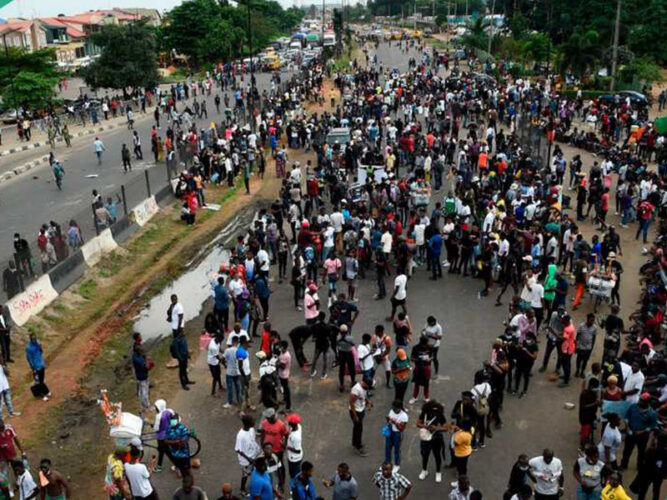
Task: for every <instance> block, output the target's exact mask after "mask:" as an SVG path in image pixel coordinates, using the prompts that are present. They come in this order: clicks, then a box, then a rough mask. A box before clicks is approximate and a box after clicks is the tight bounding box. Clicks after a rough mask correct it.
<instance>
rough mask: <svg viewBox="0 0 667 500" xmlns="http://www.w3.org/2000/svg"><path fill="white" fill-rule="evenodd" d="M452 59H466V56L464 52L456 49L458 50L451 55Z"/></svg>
mask: <svg viewBox="0 0 667 500" xmlns="http://www.w3.org/2000/svg"><path fill="white" fill-rule="evenodd" d="M452 57H453V58H454V59H468V54H467V53H466V51H465V50H463V49H458V50H455V51H454V53H453V54H452Z"/></svg>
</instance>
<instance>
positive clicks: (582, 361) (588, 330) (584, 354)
mask: <svg viewBox="0 0 667 500" xmlns="http://www.w3.org/2000/svg"><path fill="white" fill-rule="evenodd" d="M596 334H597V328H596V327H595V314H593V313H589V314H587V315H586V322H585V323H582V324H580V325H579V328H577V363H576V368H575V371H574V376H575V377H581V378H583V377H584V375H585V374H586V365H588V360H589V358H590V357H591V353H592V352H593V348H594V347H595V336H596Z"/></svg>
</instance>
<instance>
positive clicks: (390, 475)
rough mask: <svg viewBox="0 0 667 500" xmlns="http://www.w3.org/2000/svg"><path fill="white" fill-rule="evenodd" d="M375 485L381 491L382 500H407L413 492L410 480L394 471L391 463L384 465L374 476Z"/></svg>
mask: <svg viewBox="0 0 667 500" xmlns="http://www.w3.org/2000/svg"><path fill="white" fill-rule="evenodd" d="M373 484H374V485H375V486H376V487H377V488H378V489H379V490H380V500H405V499H406V498H407V497H408V496H409V495H410V491H411V490H412V483H411V482H410V481H409V480H408V478H407V477H405V476H403V475H402V474H399V473H398V471H394V470H393V468H392V466H391V464H390V463H384V464H382V467H380V470H378V471H377V472H376V473H375V475H374V476H373Z"/></svg>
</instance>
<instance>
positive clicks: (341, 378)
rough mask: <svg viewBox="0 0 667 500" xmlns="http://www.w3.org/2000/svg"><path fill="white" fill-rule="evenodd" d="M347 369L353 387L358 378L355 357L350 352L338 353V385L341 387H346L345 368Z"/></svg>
mask: <svg viewBox="0 0 667 500" xmlns="http://www.w3.org/2000/svg"><path fill="white" fill-rule="evenodd" d="M346 367H347V371H348V375H349V376H350V380H351V383H352V385H354V381H355V378H356V372H357V370H356V367H355V366H354V356H353V355H352V352H350V351H341V352H339V353H338V383H339V384H340V386H341V387H343V386H344V385H345V368H346Z"/></svg>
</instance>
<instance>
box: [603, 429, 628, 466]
mask: <svg viewBox="0 0 667 500" xmlns="http://www.w3.org/2000/svg"><path fill="white" fill-rule="evenodd" d="M622 440H623V437H622V436H621V431H619V430H618V427H617V428H616V429H612V428H611V425H608V426H607V427H606V428H605V430H604V433H603V434H602V439H601V440H600V444H599V445H598V451H599V453H600V460H602V461H603V462H604V461H605V459H606V458H607V457H606V455H605V452H604V449H605V448H606V447H609V460H610V461H611V462H613V461H615V460H616V450H618V447H619V446H621V441H622Z"/></svg>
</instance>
